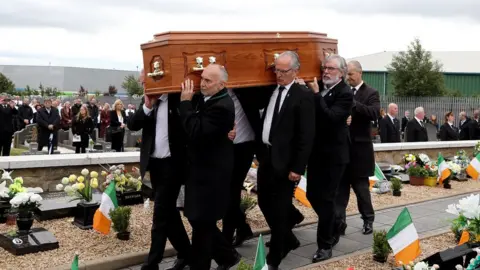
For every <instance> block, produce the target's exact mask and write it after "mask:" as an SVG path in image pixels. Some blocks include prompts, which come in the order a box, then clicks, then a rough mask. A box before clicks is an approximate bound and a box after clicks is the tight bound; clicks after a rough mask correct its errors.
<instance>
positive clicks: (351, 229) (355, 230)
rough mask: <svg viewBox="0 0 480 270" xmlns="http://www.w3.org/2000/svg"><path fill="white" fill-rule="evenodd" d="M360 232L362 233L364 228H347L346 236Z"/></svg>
mask: <svg viewBox="0 0 480 270" xmlns="http://www.w3.org/2000/svg"><path fill="white" fill-rule="evenodd" d="M360 231H362V228H357V227H352V226H347V228H346V229H345V235H349V234H351V233H356V232H360Z"/></svg>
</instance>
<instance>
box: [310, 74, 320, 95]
mask: <svg viewBox="0 0 480 270" xmlns="http://www.w3.org/2000/svg"><path fill="white" fill-rule="evenodd" d="M308 88H310V89H312V91H313V93H318V92H320V87H319V86H318V81H317V77H315V78H314V79H313V82H311V83H308Z"/></svg>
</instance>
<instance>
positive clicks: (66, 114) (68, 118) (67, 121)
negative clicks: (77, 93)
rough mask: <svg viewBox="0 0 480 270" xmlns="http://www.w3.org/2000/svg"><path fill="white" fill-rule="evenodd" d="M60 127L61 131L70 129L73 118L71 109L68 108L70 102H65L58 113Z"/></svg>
mask: <svg viewBox="0 0 480 270" xmlns="http://www.w3.org/2000/svg"><path fill="white" fill-rule="evenodd" d="M60 116H61V120H60V125H61V126H62V129H63V130H65V131H66V130H68V129H69V128H70V127H72V118H73V113H72V108H71V107H70V102H68V101H67V102H65V104H64V106H63V108H62V110H61V111H60Z"/></svg>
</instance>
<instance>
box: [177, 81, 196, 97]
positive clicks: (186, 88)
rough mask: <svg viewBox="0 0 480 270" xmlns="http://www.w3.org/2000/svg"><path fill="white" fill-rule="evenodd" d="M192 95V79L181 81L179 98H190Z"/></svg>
mask: <svg viewBox="0 0 480 270" xmlns="http://www.w3.org/2000/svg"><path fill="white" fill-rule="evenodd" d="M192 97H193V81H192V80H190V79H186V80H185V82H183V83H182V93H181V94H180V100H181V101H186V100H192Z"/></svg>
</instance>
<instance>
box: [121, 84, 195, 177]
mask: <svg viewBox="0 0 480 270" xmlns="http://www.w3.org/2000/svg"><path fill="white" fill-rule="evenodd" d="M167 102H168V143H169V147H170V155H171V158H172V164H173V166H174V167H175V168H174V170H173V171H174V172H175V174H176V179H177V180H178V181H180V182H181V183H184V182H185V177H186V175H187V172H188V169H187V167H186V136H185V132H184V130H183V128H182V126H181V123H180V115H179V110H178V105H179V103H180V94H179V93H172V94H168V101H167ZM143 104H144V101H142V103H141V104H140V106H139V108H138V109H137V110H136V111H135V113H134V114H133V115H132V116H131V117H129V118H128V122H127V127H128V129H130V130H133V131H138V130H141V129H142V145H141V148H140V173H141V175H142V178H143V177H144V176H145V172H146V171H148V170H149V167H148V165H149V163H150V157H151V155H152V153H153V151H154V150H155V135H156V123H157V110H158V103H157V104H154V105H153V108H152V111H151V112H150V114H148V115H146V114H145V111H144V110H143Z"/></svg>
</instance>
